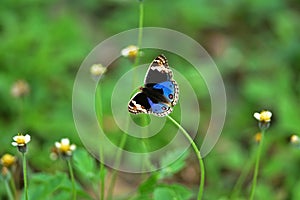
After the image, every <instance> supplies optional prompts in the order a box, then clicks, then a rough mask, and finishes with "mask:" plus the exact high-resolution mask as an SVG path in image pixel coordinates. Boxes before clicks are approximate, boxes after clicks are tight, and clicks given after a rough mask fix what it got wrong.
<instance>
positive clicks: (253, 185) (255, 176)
mask: <svg viewBox="0 0 300 200" xmlns="http://www.w3.org/2000/svg"><path fill="white" fill-rule="evenodd" d="M263 138H264V131H262V132H261V140H260V142H259V147H258V150H257V156H256V161H255V169H254V174H253V179H252V180H253V181H252V188H251V194H250V200H252V199H253V198H254V194H255V188H256V183H257V175H258V170H259V161H260V155H261V151H262V146H263Z"/></svg>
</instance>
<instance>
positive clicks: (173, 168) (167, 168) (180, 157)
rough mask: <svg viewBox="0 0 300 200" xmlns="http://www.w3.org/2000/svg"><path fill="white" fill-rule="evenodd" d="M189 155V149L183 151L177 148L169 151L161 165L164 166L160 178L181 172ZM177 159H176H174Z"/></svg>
mask: <svg viewBox="0 0 300 200" xmlns="http://www.w3.org/2000/svg"><path fill="white" fill-rule="evenodd" d="M188 155H189V151H183V150H181V149H179V150H175V151H173V152H170V153H168V154H167V155H166V156H165V157H163V159H162V160H161V166H163V167H164V168H163V169H162V170H161V171H160V175H161V177H160V178H165V177H169V176H172V175H173V174H175V173H177V172H179V171H180V170H181V169H183V168H184V166H185V160H186V159H187V157H188ZM174 160H175V161H174Z"/></svg>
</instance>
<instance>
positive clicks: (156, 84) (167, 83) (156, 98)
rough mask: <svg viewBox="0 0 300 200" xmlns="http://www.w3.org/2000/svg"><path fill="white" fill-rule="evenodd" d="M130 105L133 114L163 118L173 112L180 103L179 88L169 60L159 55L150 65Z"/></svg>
mask: <svg viewBox="0 0 300 200" xmlns="http://www.w3.org/2000/svg"><path fill="white" fill-rule="evenodd" d="M140 90H141V91H140V92H138V93H136V94H135V95H134V96H133V97H132V99H131V100H130V101H129V103H128V111H129V112H131V113H133V114H138V113H147V114H154V115H156V116H159V117H163V116H165V115H168V114H169V113H171V112H172V110H173V109H172V107H173V106H175V105H176V103H177V102H178V95H179V88H178V85H177V83H176V81H175V80H173V73H172V71H171V69H170V68H169V65H168V62H167V59H166V57H165V56H163V55H159V56H158V57H157V58H155V59H154V61H153V62H152V63H151V64H150V66H149V69H148V71H147V73H146V76H145V80H144V87H142V88H140Z"/></svg>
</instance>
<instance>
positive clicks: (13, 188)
mask: <svg viewBox="0 0 300 200" xmlns="http://www.w3.org/2000/svg"><path fill="white" fill-rule="evenodd" d="M10 187H11V189H12V192H13V195H14V196H15V197H16V196H17V190H16V184H15V181H14V179H13V178H12V177H10Z"/></svg>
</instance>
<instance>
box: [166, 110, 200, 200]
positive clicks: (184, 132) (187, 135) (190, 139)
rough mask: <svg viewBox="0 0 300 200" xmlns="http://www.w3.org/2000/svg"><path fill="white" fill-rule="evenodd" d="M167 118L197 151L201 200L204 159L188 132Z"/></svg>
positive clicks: (198, 199) (198, 198)
mask: <svg viewBox="0 0 300 200" xmlns="http://www.w3.org/2000/svg"><path fill="white" fill-rule="evenodd" d="M167 117H168V119H170V120H171V121H172V122H173V123H174V124H175V125H176V126H177V127H178V128H179V129H180V130H181V132H182V133H183V135H184V136H185V137H186V139H187V140H188V141H189V142H190V143H191V145H192V147H193V149H194V151H195V154H196V155H197V158H198V161H199V167H200V173H201V174H200V184H199V192H198V197H197V200H200V199H202V196H203V190H204V180H205V169H204V163H203V159H202V157H201V153H200V151H199V149H198V147H197V145H196V144H195V142H194V141H193V139H192V138H191V136H190V135H189V134H188V133H187V132H186V130H185V129H184V128H183V127H182V126H181V125H180V124H179V123H178V122H177V121H175V120H174V119H173V118H172V117H170V116H169V115H168V116H167Z"/></svg>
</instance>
